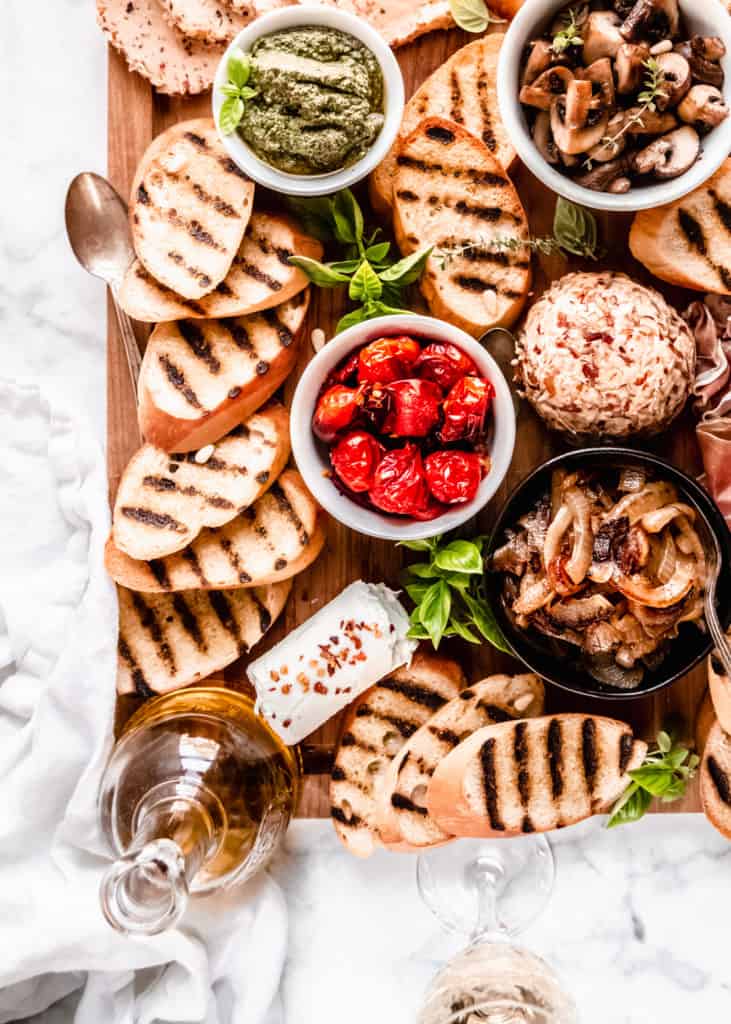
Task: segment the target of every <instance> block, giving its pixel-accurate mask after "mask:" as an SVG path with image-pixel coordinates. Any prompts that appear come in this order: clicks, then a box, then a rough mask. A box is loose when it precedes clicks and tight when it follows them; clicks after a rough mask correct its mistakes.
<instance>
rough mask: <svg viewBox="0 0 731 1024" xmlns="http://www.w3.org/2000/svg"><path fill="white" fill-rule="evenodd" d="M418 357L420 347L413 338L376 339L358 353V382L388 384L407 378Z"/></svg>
mask: <svg viewBox="0 0 731 1024" xmlns="http://www.w3.org/2000/svg"><path fill="white" fill-rule="evenodd" d="M420 355H421V345H420V344H419V342H418V341H414V339H413V338H378V340H377V341H372V342H371V343H370V345H366V347H365V348H363V349H361V351H360V360H359V365H358V380H359V381H360V383H361V384H362V383H364V382H365V381H369V382H370V383H371V384H390V383H391V381H394V380H401V379H402V378H403V377H409V376H410V375H411V371H412V369H413V366H414V363H415V362H416V360H417V359H418V358H419V356H420Z"/></svg>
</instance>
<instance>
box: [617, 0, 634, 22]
mask: <svg viewBox="0 0 731 1024" xmlns="http://www.w3.org/2000/svg"><path fill="white" fill-rule="evenodd" d="M636 2H637V0H614V3H613V4H612V9H613V10H614V11H615V13H616V14H618V15H619V16H620V18H621V19H622V21H624V19H625V18H626V17H627V15H628V14H629V12H630V11H631V10H632V8H633V7H634V5H635V3H636Z"/></svg>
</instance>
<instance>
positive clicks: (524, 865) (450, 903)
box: [417, 835, 578, 1024]
mask: <svg viewBox="0 0 731 1024" xmlns="http://www.w3.org/2000/svg"><path fill="white" fill-rule="evenodd" d="M554 872H555V867H554V860H553V854H552V852H551V847H550V845H549V843H548V841H547V839H546V838H545V836H538V835H536V836H523V837H519V838H516V839H462V840H459V841H457V842H454V843H451V844H449V845H447V846H443V847H437V848H435V849H433V850H430V851H429V852H428V853H424V854H422V855H421V857H420V858H419V861H418V864H417V881H418V886H419V892H420V894H421V897H422V899H423V900H424V902H425V903H426V904H427V906H428V907H429V908H430V909H431V910H432V912H433V913H434V914H435V915H436V917H437V918H438V919H439V921H440V922H441V924H442V925H443V926H444V927H445V928H446V929H447V930H449V931H452V932H458V933H463V934H465V935H466V936H469V938H470V942H469V945H468V946H467V947H466V948H465V949H464V950H462V952H461V953H458V954H457V956H455V957H454V958H453V959H452V960H450V961H449V962H448V963H447V964H446V965H445V966H444V967H443V968H442V969H441V970H440V971H439V973H438V974H437V975H436V977H435V978H434V980H433V981H432V983H431V985H430V986H429V989H428V991H427V994H426V999H425V1001H424V1005H423V1007H422V1010H421V1013H420V1015H419V1018H418V1024H578V1015H577V1011H576V1006H575V1004H574V1002H573V1000H572V999H571V998H570V996H568V995H567V993H566V992H564V991H563V989H562V988H561V985H560V983H559V980H558V978H557V976H556V974H555V973H554V971H553V970H552V969H551V968H550V967H549V965H548V964H547V963H546V962H545V961H543V960H541V959H540V957H538V956H536V955H535V954H533V953H531V952H529V951H528V950H526V949H523V948H521V947H520V946H518V945H516V944H515V943H514V942H513V941H512V937H513V936H515V935H516V934H517V933H518V932H520V931H522V930H523V929H524V928H525V927H527V925H528V924H530V922H531V921H532V920H534V919H535V918H536V917H537V916H538V914H540V913H541V911H542V910H543V909H544V907H545V906H546V904H547V903H548V900H549V898H550V895H551V891H552V889H553V880H554Z"/></svg>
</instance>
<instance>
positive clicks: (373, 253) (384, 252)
mask: <svg viewBox="0 0 731 1024" xmlns="http://www.w3.org/2000/svg"><path fill="white" fill-rule="evenodd" d="M390 248H391V243H390V242H379V243H378V245H369V246H368V248H367V249H366V252H365V254H366V259H367V260H368V262H369V263H381V262H382V261H383V260H385V258H386V257H387V256H388V253H389V250H390Z"/></svg>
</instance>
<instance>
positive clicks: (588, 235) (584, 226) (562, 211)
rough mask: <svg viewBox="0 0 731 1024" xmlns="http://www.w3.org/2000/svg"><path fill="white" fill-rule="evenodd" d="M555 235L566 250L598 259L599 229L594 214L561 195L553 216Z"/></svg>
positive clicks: (575, 254) (576, 254)
mask: <svg viewBox="0 0 731 1024" xmlns="http://www.w3.org/2000/svg"><path fill="white" fill-rule="evenodd" d="M553 237H554V238H555V239H556V241H557V242H558V244H559V245H560V247H561V248H562V249H564V250H565V251H566V252H570V253H572V254H573V255H574V256H583V257H585V258H587V259H596V258H597V256H598V255H599V253H598V248H597V240H598V231H597V223H596V218H595V217H594V214H593V213H591V212H590V211H589V210H586V209H584V207H583V206H577V205H576V204H575V203H572V202H570V201H569V200H568V199H564V198H563V196H559V198H558V200H557V202H556V212H555V214H554V217H553Z"/></svg>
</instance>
